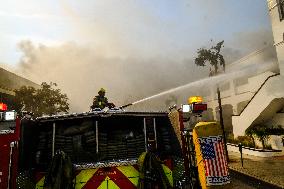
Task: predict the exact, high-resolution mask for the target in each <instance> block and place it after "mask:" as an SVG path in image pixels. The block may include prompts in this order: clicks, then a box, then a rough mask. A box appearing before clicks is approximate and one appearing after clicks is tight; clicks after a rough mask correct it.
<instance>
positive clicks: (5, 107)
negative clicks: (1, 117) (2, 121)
mask: <svg viewBox="0 0 284 189" xmlns="http://www.w3.org/2000/svg"><path fill="white" fill-rule="evenodd" d="M7 109H8V107H7V104H4V103H2V102H1V103H0V110H2V111H5V110H7Z"/></svg>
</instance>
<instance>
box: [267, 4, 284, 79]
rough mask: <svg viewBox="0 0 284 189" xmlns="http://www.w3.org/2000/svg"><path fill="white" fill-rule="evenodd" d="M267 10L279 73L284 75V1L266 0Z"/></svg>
mask: <svg viewBox="0 0 284 189" xmlns="http://www.w3.org/2000/svg"><path fill="white" fill-rule="evenodd" d="M268 10H269V15H270V19H271V25H272V32H273V37H274V45H275V47H276V52H277V58H278V62H279V68H280V73H281V75H284V53H283V52H284V1H283V0H268Z"/></svg>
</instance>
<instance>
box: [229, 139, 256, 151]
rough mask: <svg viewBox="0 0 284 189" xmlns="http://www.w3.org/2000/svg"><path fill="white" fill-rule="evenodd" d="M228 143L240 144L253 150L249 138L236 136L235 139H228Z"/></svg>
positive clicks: (252, 143)
mask: <svg viewBox="0 0 284 189" xmlns="http://www.w3.org/2000/svg"><path fill="white" fill-rule="evenodd" d="M228 142H229V143H232V144H239V143H242V145H243V146H245V147H250V148H255V147H256V146H255V145H254V142H253V140H252V139H251V137H249V136H238V137H237V138H232V137H230V138H228Z"/></svg>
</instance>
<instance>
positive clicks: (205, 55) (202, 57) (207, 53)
mask: <svg viewBox="0 0 284 189" xmlns="http://www.w3.org/2000/svg"><path fill="white" fill-rule="evenodd" d="M223 44H224V41H220V42H219V43H217V44H216V46H212V47H211V48H210V49H205V48H200V49H198V50H197V54H198V57H197V58H195V64H196V65H197V66H205V65H206V63H207V62H209V64H210V65H211V66H212V67H213V68H214V70H212V69H211V67H210V73H209V76H214V75H217V74H218V70H219V66H222V67H223V71H225V60H224V57H223V55H222V54H220V51H221V48H222V47H223Z"/></svg>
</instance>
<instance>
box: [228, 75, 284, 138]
mask: <svg viewBox="0 0 284 189" xmlns="http://www.w3.org/2000/svg"><path fill="white" fill-rule="evenodd" d="M283 107H284V77H283V76H281V75H279V74H275V75H271V76H269V77H268V78H267V79H266V80H265V81H264V82H263V84H262V85H261V87H260V88H259V89H258V90H257V92H256V93H255V94H254V96H253V97H252V98H251V100H250V101H249V103H248V104H247V105H246V106H245V108H244V109H243V111H242V112H241V113H240V114H239V115H233V116H232V124H233V133H234V136H235V137H237V136H243V135H245V130H246V129H247V128H248V127H250V126H252V125H256V124H261V123H264V122H266V121H268V120H269V119H271V118H272V117H273V116H274V115H275V114H276V113H277V112H279V111H280V110H282V109H283Z"/></svg>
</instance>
